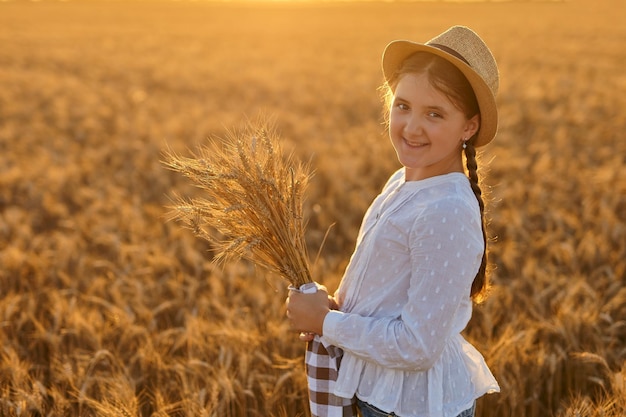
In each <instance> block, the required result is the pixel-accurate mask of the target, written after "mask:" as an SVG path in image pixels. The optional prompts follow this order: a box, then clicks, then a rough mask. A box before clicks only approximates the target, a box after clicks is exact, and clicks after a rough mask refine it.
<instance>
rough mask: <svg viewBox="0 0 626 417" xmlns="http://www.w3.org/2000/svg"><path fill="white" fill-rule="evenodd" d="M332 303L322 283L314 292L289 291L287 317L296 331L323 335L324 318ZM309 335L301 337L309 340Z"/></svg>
mask: <svg viewBox="0 0 626 417" xmlns="http://www.w3.org/2000/svg"><path fill="white" fill-rule="evenodd" d="M330 304H331V302H330V299H329V297H328V292H327V291H326V288H325V287H323V286H321V285H318V286H317V292H315V293H314V294H303V293H301V292H298V291H289V297H287V318H288V319H289V322H290V324H291V329H292V330H293V331H296V332H302V333H314V334H318V335H321V334H322V330H323V327H324V318H325V317H326V314H328V312H329V311H330ZM335 304H336V303H335ZM309 337H310V336H301V339H302V340H309ZM311 339H312V337H311Z"/></svg>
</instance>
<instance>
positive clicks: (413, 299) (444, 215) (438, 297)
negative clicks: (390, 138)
mask: <svg viewBox="0 0 626 417" xmlns="http://www.w3.org/2000/svg"><path fill="white" fill-rule="evenodd" d="M482 253H483V236H482V231H481V221H480V209H479V207H478V202H477V201H476V197H475V196H474V193H473V192H472V189H471V187H470V184H469V180H468V178H467V177H466V176H465V175H464V174H463V173H451V174H446V175H441V176H436V177H431V178H428V179H425V180H421V181H405V179H404V168H402V169H400V170H398V171H397V172H396V173H395V174H394V175H393V176H392V177H391V178H390V179H389V181H388V182H387V184H386V185H385V187H384V188H383V191H382V193H381V194H380V195H379V196H378V197H377V198H376V199H375V200H374V202H373V203H372V205H371V206H370V208H369V209H368V211H367V213H366V214H365V217H364V219H363V224H362V225H361V230H360V232H359V235H358V238H357V242H356V248H355V251H354V253H353V255H352V258H351V259H350V263H349V265H348V267H347V269H346V272H345V274H344V277H343V279H342V281H341V284H340V286H339V288H338V290H337V292H336V294H335V297H336V298H337V302H338V304H339V306H340V311H331V312H330V313H328V315H327V316H326V319H325V320H324V326H323V336H322V338H321V340H322V342H323V343H324V344H326V345H335V346H338V347H341V348H342V349H344V356H343V359H342V362H341V367H340V369H339V376H338V379H337V383H336V388H335V394H336V395H338V396H341V397H346V398H350V397H352V396H353V395H355V394H356V396H357V397H358V398H360V399H361V400H363V401H365V402H368V403H370V404H371V405H373V406H375V407H378V408H380V409H382V410H385V411H387V412H394V413H396V414H397V415H398V416H402V417H455V416H457V415H458V414H459V413H460V412H462V411H463V410H466V409H468V408H470V407H471V406H472V404H473V402H474V401H475V399H476V398H478V397H480V396H482V395H483V394H485V393H489V392H498V391H499V390H500V388H499V386H498V383H497V382H496V380H495V378H494V377H493V375H492V374H491V372H490V371H489V368H488V367H487V365H486V363H485V361H484V359H483V357H482V356H481V354H480V353H479V352H478V351H477V350H476V349H475V348H474V347H473V346H472V345H471V344H469V343H468V342H467V341H466V340H465V339H464V338H463V337H462V336H461V334H460V333H461V331H462V330H463V329H464V328H465V326H466V325H467V323H468V322H469V320H470V317H471V315H472V301H471V300H470V288H471V285H472V281H473V280H474V277H475V275H476V272H477V271H478V268H479V267H480V263H481V259H482Z"/></svg>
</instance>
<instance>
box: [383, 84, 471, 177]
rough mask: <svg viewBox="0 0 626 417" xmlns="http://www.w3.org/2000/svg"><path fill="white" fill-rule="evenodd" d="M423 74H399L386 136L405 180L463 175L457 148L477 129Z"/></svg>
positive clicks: (459, 152)
mask: <svg viewBox="0 0 626 417" xmlns="http://www.w3.org/2000/svg"><path fill="white" fill-rule="evenodd" d="M478 126H479V121H478V116H474V117H472V118H471V119H469V120H468V119H467V118H466V116H465V115H464V114H463V112H462V111H461V110H459V109H458V108H457V107H456V106H455V105H454V104H453V103H452V102H451V101H450V99H449V98H448V97H447V96H446V95H444V94H443V93H442V92H440V91H439V90H437V89H436V88H435V87H433V86H432V84H431V83H430V81H429V79H428V76H427V75H425V74H412V73H411V74H406V75H403V76H402V77H401V78H400V80H399V81H398V84H397V86H396V90H395V94H394V98H393V103H392V108H391V113H390V121H389V136H390V138H391V142H392V143H393V146H394V148H395V150H396V154H397V155H398V159H399V161H400V163H401V164H402V165H404V166H405V167H406V180H407V181H415V180H420V179H424V178H429V177H433V176H436V175H443V174H448V173H450V172H463V161H462V158H461V145H462V143H463V141H464V140H467V139H469V138H470V137H471V136H472V135H473V134H474V133H476V131H477V130H478Z"/></svg>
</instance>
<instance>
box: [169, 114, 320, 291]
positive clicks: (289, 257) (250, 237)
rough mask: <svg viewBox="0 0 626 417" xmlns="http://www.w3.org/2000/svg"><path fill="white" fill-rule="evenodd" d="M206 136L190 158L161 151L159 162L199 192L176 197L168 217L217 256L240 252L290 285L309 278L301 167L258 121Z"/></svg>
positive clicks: (227, 257) (224, 258) (238, 255)
mask: <svg viewBox="0 0 626 417" xmlns="http://www.w3.org/2000/svg"><path fill="white" fill-rule="evenodd" d="M211 142H212V143H211V144H212V146H203V147H200V148H199V150H198V152H197V153H196V154H194V155H192V157H190V158H188V157H183V156H180V155H178V154H176V153H174V152H173V151H171V150H168V151H167V152H166V153H165V161H164V164H165V165H166V166H167V167H168V168H170V169H172V170H174V171H177V172H180V173H182V174H183V175H184V176H186V177H187V178H189V179H190V180H191V181H193V182H194V183H195V185H196V186H198V187H200V188H201V189H202V190H203V192H204V194H203V197H202V198H184V197H176V201H175V204H174V206H173V207H171V208H172V211H171V213H170V219H174V220H178V221H181V222H182V223H183V225H184V226H186V227H188V228H189V229H191V230H192V231H193V232H194V234H195V235H196V236H199V237H201V238H203V239H206V240H208V241H209V242H211V243H212V245H213V246H214V248H215V252H216V257H215V259H216V260H217V261H227V260H231V259H238V258H245V259H249V260H251V261H253V262H254V263H255V264H257V265H260V266H262V267H265V268H267V269H269V270H271V271H274V272H277V273H278V274H279V275H280V276H282V277H283V278H285V279H286V280H287V281H289V282H290V283H291V284H292V285H294V286H296V287H299V286H300V285H302V284H305V283H308V282H311V281H312V279H311V273H310V269H309V262H308V253H307V249H306V243H305V237H304V219H303V215H302V202H303V195H304V189H305V187H306V185H307V182H308V179H309V176H310V175H309V173H308V168H307V167H306V166H304V165H303V164H301V163H298V162H297V161H296V160H295V159H294V158H293V156H289V157H287V158H285V157H283V154H282V148H281V146H280V142H279V137H278V135H277V134H276V132H275V131H274V130H273V129H272V128H271V127H270V126H269V125H268V124H266V123H257V124H249V125H248V126H246V128H245V129H243V130H242V131H241V132H240V133H236V132H229V133H228V135H227V136H226V137H225V138H223V139H221V140H220V143H217V142H218V141H217V140H216V139H213V140H212V141H211ZM219 145H221V146H219Z"/></svg>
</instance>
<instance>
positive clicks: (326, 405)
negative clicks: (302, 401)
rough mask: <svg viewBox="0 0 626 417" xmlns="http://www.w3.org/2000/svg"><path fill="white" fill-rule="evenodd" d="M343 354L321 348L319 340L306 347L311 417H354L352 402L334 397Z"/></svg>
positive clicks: (354, 404)
mask: <svg viewBox="0 0 626 417" xmlns="http://www.w3.org/2000/svg"><path fill="white" fill-rule="evenodd" d="M342 356H343V351H342V350H341V349H339V348H338V347H335V346H326V347H325V346H324V345H323V344H322V342H321V341H320V339H319V337H318V336H315V338H314V339H313V340H312V341H310V342H308V343H307V348H306V356H305V360H304V362H305V364H306V375H307V380H308V383H309V404H310V405H311V415H312V416H313V417H357V407H356V401H355V399H354V398H342V397H337V396H336V395H334V394H333V389H334V386H335V381H337V371H338V370H339V365H340V364H341V357H342Z"/></svg>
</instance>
